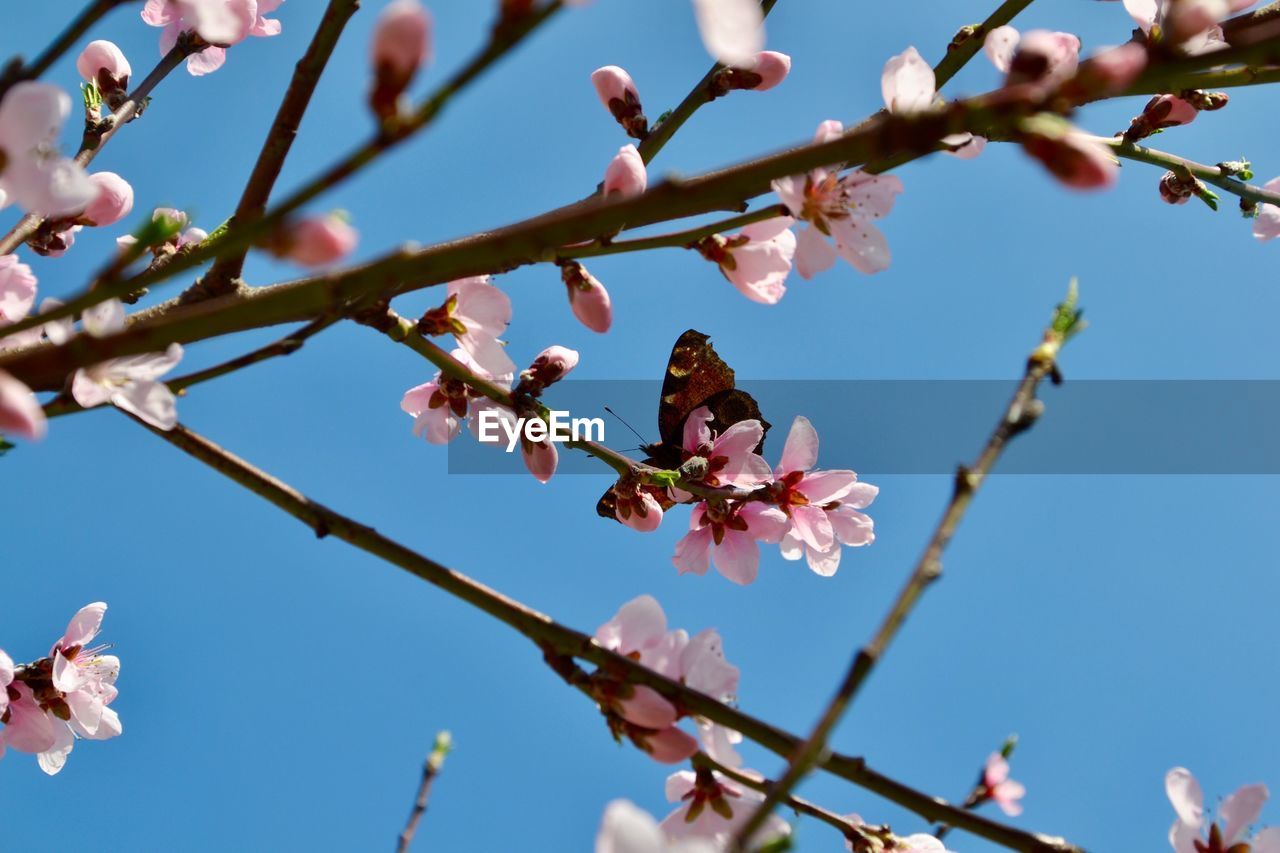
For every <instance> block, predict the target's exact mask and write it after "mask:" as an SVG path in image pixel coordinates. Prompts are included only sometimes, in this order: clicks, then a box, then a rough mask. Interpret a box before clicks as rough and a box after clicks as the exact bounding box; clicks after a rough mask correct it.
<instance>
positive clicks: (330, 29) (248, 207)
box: [201, 0, 360, 295]
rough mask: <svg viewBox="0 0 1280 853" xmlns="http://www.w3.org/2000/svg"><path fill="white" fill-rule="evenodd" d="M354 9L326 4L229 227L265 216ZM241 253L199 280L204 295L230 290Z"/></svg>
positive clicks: (337, 2) (354, 0)
mask: <svg viewBox="0 0 1280 853" xmlns="http://www.w3.org/2000/svg"><path fill="white" fill-rule="evenodd" d="M359 8H360V0H329V5H328V6H327V7H326V8H325V11H324V15H323V16H322V17H321V18H320V23H319V25H318V26H317V27H316V32H315V35H314V36H312V37H311V43H310V44H308V45H307V50H306V52H305V53H304V54H303V55H302V58H301V59H300V60H298V64H297V66H295V68H294V71H293V78H292V79H291V80H290V81H289V88H288V89H287V90H286V91H285V93H284V100H282V101H281V102H280V108H279V109H278V110H277V111H276V117H275V121H273V122H272V123H271V129H270V130H269V131H267V138H266V140H265V141H264V142H263V143H262V150H261V151H260V152H258V161H257V163H255V164H254V167H253V172H252V174H250V175H249V180H248V182H247V183H246V184H245V187H244V192H243V193H241V195H240V203H239V204H237V205H236V212H235V215H233V216H232V217H231V219H230V220H229V221H228V223H227V224H228V226H234V225H235V223H236V222H244V221H246V220H252V219H255V218H257V217H259V216H262V214H263V213H265V212H266V209H267V200H268V199H269V198H270V197H271V189H272V188H273V187H274V186H275V184H276V180H277V179H278V178H279V177H280V170H281V169H282V168H284V161H285V158H287V157H288V156H289V150H290V148H292V147H293V141H294V139H296V138H297V136H298V126H299V125H300V124H301V123H302V117H303V115H304V114H305V113H306V111H307V107H308V106H309V105H310V104H311V97H312V95H313V94H315V90H316V86H317V84H319V82H320V75H321V74H323V73H324V69H325V66H326V65H328V64H329V58H330V57H331V56H332V55H333V50H334V48H335V47H336V46H337V44H338V39H339V37H341V35H342V31H343V29H344V28H345V27H346V25H347V22H348V21H350V20H351V17H352V16H353V15H354V14H355V13H356V10H357V9H359ZM246 254H247V249H242V250H238V251H236V252H233V253H231V254H229V255H224V256H222V257H220V258H218V260H217V261H216V262H215V263H214V265H213V267H212V268H211V269H210V270H209V272H208V273H206V274H205V275H204V277H203V279H202V282H201V284H202V287H203V290H204V292H205V293H207V294H208V295H216V294H219V293H226V292H227V291H228V290H230V289H234V285H235V281H236V280H237V279H239V278H240V273H241V272H242V270H243V269H244V259H245V255H246Z"/></svg>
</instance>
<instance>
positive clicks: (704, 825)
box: [661, 770, 791, 850]
mask: <svg viewBox="0 0 1280 853" xmlns="http://www.w3.org/2000/svg"><path fill="white" fill-rule="evenodd" d="M739 772H741V773H745V774H748V775H750V776H754V777H756V778H761V777H760V775H759V774H758V773H756V772H755V771H752V770H740V771H739ZM666 794H667V800H668V801H669V802H672V803H679V804H680V805H679V806H677V807H676V809H675V810H674V811H673V812H671V813H670V814H668V815H667V816H666V817H665V818H663V820H662V823H661V827H662V830H663V832H665V833H666V835H667V837H668V838H672V839H684V840H693V839H703V840H708V841H711V842H712V843H714V844H715V849H717V850H724V849H728V844H729V842H730V841H731V840H732V839H733V836H734V833H736V832H737V830H738V828H739V827H740V826H742V824H744V823H745V822H746V821H747V819H748V818H749V817H750V816H751V814H752V812H753V811H755V808H756V806H758V805H759V803H760V802H761V801H762V800H763V799H764V794H761V793H760V792H759V791H756V790H755V789H754V788H748V787H746V786H745V785H742V784H740V783H738V782H735V781H733V780H732V779H730V778H729V777H727V776H724V775H722V774H720V773H716V772H713V771H709V770H699V771H697V772H695V771H692V770H681V771H678V772H676V773H673V774H671V775H670V776H668V777H667V784H666ZM790 834H791V826H790V825H789V824H788V823H787V822H786V821H785V820H783V819H782V818H781V817H779V816H778V815H776V814H775V815H770V816H769V818H768V819H767V820H766V821H765V824H764V826H762V827H761V828H760V829H759V830H758V831H757V832H756V834H755V835H753V836H752V837H751V838H750V839H748V842H747V845H746V848H747V849H748V850H758V849H759V848H760V847H761V846H763V845H765V844H768V843H770V842H773V841H775V840H777V839H780V838H784V837H786V836H788V835H790Z"/></svg>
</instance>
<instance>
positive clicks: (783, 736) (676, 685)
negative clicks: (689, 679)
mask: <svg viewBox="0 0 1280 853" xmlns="http://www.w3.org/2000/svg"><path fill="white" fill-rule="evenodd" d="M135 420H136V419H135ZM138 423H139V424H140V425H142V426H143V427H145V428H146V429H148V430H150V431H151V432H152V433H153V434H155V435H156V436H157V437H159V438H161V439H163V440H164V441H166V442H168V443H169V444H171V445H173V446H174V447H176V448H178V449H179V450H181V451H183V452H184V453H186V454H187V455H189V456H191V457H193V458H194V459H196V460H198V461H200V462H202V463H204V464H205V465H207V466H209V467H210V468H212V469H213V470H215V471H217V472H218V473H220V474H222V475H223V476H225V477H227V478H228V479H230V480H232V481H233V482H235V483H237V484H239V485H241V486H243V487H244V488H246V489H248V490H249V491H251V492H253V493H254V494H256V495H258V496H259V497H261V498H263V499H265V500H266V501H267V502H269V503H271V504H273V505H274V506H276V507H278V508H279V509H281V510H283V511H284V512H286V513H288V514H289V515H291V516H293V517H294V518H296V519H298V520H299V521H301V522H302V523H303V524H305V525H307V527H309V528H311V529H312V530H313V531H315V533H316V535H317V536H320V537H324V536H333V537H335V538H337V539H341V540H343V541H344V542H347V543H348V544H350V545H353V546H355V547H356V548H359V549H360V550H362V551H365V552H366V553H368V554H371V555H373V556H375V557H378V558H380V559H382V560H384V561H386V562H388V563H390V564H392V565H394V566H398V567H399V568H401V569H404V570H405V571H407V572H409V573H410V574H412V575H414V576H415V577H417V578H420V579H421V580H424V581H426V582H427V583H430V584H432V585H433V586H436V587H439V588H440V589H442V590H444V591H445V592H447V593H449V594H450V595H452V596H454V597H455V598H458V599H461V600H462V601H464V602H466V603H468V604H470V605H472V606H473V607H476V608H477V609H479V610H481V611H483V612H484V613H487V614H489V615H490V616H492V617H494V618H495V619H497V620H499V621H500V622H503V623H504V624H506V625H508V626H510V627H511V628H514V629H515V630H516V631H518V632H520V633H521V634H522V635H524V636H525V637H528V638H529V639H530V640H532V641H533V642H534V643H536V644H537V645H538V646H539V648H541V649H543V650H544V652H546V651H550V652H553V653H555V654H559V655H564V656H566V657H571V658H579V659H581V660H585V661H589V662H590V663H593V664H595V665H596V666H600V667H605V668H607V669H608V671H609V672H610V673H615V674H617V675H618V676H619V677H621V678H624V679H626V680H627V681H630V682H631V683H634V684H643V685H646V686H648V687H652V688H653V689H654V690H656V691H657V692H658V693H660V694H661V695H663V696H665V697H667V698H669V699H672V700H673V701H676V702H678V703H679V705H680V707H682V708H684V709H686V710H687V711H688V712H689V713H690V714H696V715H698V716H701V717H705V718H707V719H709V720H712V721H713V722H716V723H719V724H721V725H723V726H727V727H729V728H731V729H733V730H734V731H737V732H740V733H741V734H742V735H744V736H745V737H748V738H750V739H751V740H753V741H755V742H756V743H758V744H760V745H761V746H763V747H764V748H765V749H768V750H770V751H771V752H773V753H775V754H777V755H788V754H790V753H792V752H793V751H794V750H795V749H797V748H798V747H799V746H800V744H801V741H800V739H799V738H798V737H796V736H795V735H793V734H789V733H787V732H785V731H783V730H781V729H778V728H775V727H774V726H772V725H770V724H768V723H766V722H764V721H762V720H759V719H757V718H755V717H752V716H750V715H748V714H745V713H743V712H742V711H740V710H738V709H737V708H733V707H730V706H728V705H725V704H724V703H722V702H719V701H717V700H716V699H713V698H711V697H710V696H707V695H706V694H705V693H699V692H698V691H696V690H692V689H690V688H688V687H686V686H684V685H683V684H681V683H680V682H677V681H673V680H672V679H670V678H667V677H666V676H663V675H660V674H658V673H657V672H654V671H653V670H651V669H648V668H647V667H645V666H643V665H641V664H640V663H638V662H637V661H634V660H632V659H631V658H628V657H624V656H622V655H618V654H615V653H614V652H611V651H609V650H607V649H605V648H604V647H603V646H601V645H599V644H598V643H596V641H595V640H594V639H593V638H591V637H589V636H587V635H586V634H583V633H582V632H580V631H575V630H574V629H572V628H568V627H566V626H564V625H561V624H559V623H558V622H555V621H554V620H552V619H551V617H549V616H546V615H544V614H542V613H539V612H538V611H536V610H533V609H532V608H530V607H527V606H526V605H524V604H522V603H520V602H518V601H516V600H515V599H512V598H509V597H507V596H505V595H503V594H502V593H500V592H498V591H496V590H494V589H491V588H489V587H487V586H485V585H484V584H481V583H479V582H478V581H475V580H472V579H471V578H469V577H467V576H466V575H464V574H461V573H460V572H456V571H453V570H452V569H449V568H447V567H445V566H443V565H441V564H440V563H437V562H436V561H434V560H432V559H430V558H428V557H424V556H422V555H420V554H417V553H415V552H414V551H412V550H410V549H409V548H406V547H405V546H403V545H401V544H399V543H398V542H395V541H393V540H391V539H389V538H387V537H386V536H383V535H382V534H380V533H378V532H377V531H376V530H374V529H373V528H371V527H367V526H365V525H363V524H360V523H359V522H357V521H355V520H353V519H351V518H348V517H347V516H344V515H342V514H340V513H337V512H335V511H333V510H331V509H329V508H328V507H326V506H323V505H321V504H319V503H317V502H315V501H313V500H311V499H310V498H308V497H307V496H306V495H303V494H302V493H301V492H299V491H297V490H296V489H294V488H293V487H292V486H289V485H288V484H286V483H284V482H282V481H280V480H278V479H276V478H275V477H273V476H271V475H270V474H267V473H266V472H264V471H261V470H259V469H258V468H255V467H254V466H253V465H251V464H249V463H248V462H246V461H244V460H243V459H240V458H239V457H237V456H235V455H234V454H232V453H230V452H229V451H227V450H224V449H223V448H221V447H219V446H218V445H216V444H214V443H213V442H211V441H209V440H208V439H206V438H204V437H203V436H201V435H198V434H197V433H194V432H191V431H190V430H188V429H187V428H186V427H184V426H181V425H179V426H177V427H175V428H174V429H172V430H170V431H168V432H164V431H161V430H157V429H154V428H152V427H150V426H147V425H146V424H142V422H141V421H138ZM821 766H822V767H823V768H824V769H825V770H827V771H828V772H830V773H832V774H833V775H835V776H838V777H840V778H842V779H845V780H847V781H849V782H852V783H853V784H855V785H858V786H860V787H863V788H866V789H867V790H869V791H873V792H875V793H877V794H879V795H881V796H883V797H885V798H886V799H889V800H891V801H892V802H895V803H897V804H898V805H900V806H902V807H903V808H906V809H909V810H911V811H913V812H915V813H916V814H918V815H920V816H921V817H923V818H925V819H926V820H929V821H932V822H946V823H950V824H952V825H953V826H955V827H956V828H957V829H963V830H965V831H966V832H971V833H973V834H975V835H979V836H981V837H983V838H986V839H988V840H990V841H993V842H995V843H997V844H1000V845H1003V846H1004V847H1007V848H1009V849H1011V850H1019V851H1024V853H1079V848H1076V847H1074V846H1072V845H1070V844H1068V843H1067V842H1066V841H1064V840H1063V839H1061V838H1054V837H1050V836H1045V835H1038V834H1035V833H1031V832H1025V831H1023V830H1020V829H1016V828H1014V827H1011V826H1006V825H1004V824H1001V823H999V822H997V821H993V820H990V819H988V818H985V817H982V816H981V815H976V814H972V813H969V812H965V811H964V810H963V809H958V808H956V807H955V806H952V805H951V804H949V803H947V802H946V801H945V800H941V799H938V798H936V797H932V796H929V795H928V794H924V793H921V792H920V791H917V790H915V789H914V788H911V787H909V786H907V785H904V784H903V783H901V782H898V781H896V780H894V779H890V778H889V777H887V776H884V775H883V774H881V773H879V772H877V771H875V770H872V769H871V768H870V767H868V766H867V764H866V761H865V760H864V759H862V758H855V757H851V756H845V755H840V754H835V753H833V754H831V755H829V756H827V757H826V759H825V760H824V761H823V762H822V764H821Z"/></svg>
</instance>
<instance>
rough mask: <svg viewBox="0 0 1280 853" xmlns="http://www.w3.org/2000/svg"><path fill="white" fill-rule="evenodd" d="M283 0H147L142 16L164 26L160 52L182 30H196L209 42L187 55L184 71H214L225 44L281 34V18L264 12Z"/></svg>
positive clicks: (174, 41)
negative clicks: (274, 18)
mask: <svg viewBox="0 0 1280 853" xmlns="http://www.w3.org/2000/svg"><path fill="white" fill-rule="evenodd" d="M283 2H284V0H147V4H146V6H144V7H143V10H142V20H143V21H144V22H146V23H148V24H150V25H151V26H153V27H163V28H164V30H163V32H161V34H160V53H161V54H162V55H163V54H166V53H168V52H169V51H170V50H172V49H173V47H174V45H176V44H177V43H178V37H179V36H180V35H182V34H183V33H195V34H196V35H197V36H199V37H200V38H201V39H202V40H204V41H205V42H206V43H208V44H209V45H210V46H209V47H205V48H204V49H203V50H201V51H199V52H198V53H194V54H192V55H191V56H189V57H187V71H188V72H189V73H191V74H192V75H193V76H197V77H198V76H201V75H204V74H209V73H211V72H213V71H217V70H218V69H219V68H221V67H222V66H223V64H224V63H225V62H226V60H227V48H229V47H231V46H232V45H235V44H238V43H240V42H242V41H244V40H245V39H246V38H248V37H249V36H259V37H266V36H275V35H279V34H280V29H281V28H280V22H279V21H277V20H273V19H269V18H266V17H265V16H266V15H268V14H270V13H271V12H274V11H275V10H276V9H277V8H279V6H280V4H281V3H283Z"/></svg>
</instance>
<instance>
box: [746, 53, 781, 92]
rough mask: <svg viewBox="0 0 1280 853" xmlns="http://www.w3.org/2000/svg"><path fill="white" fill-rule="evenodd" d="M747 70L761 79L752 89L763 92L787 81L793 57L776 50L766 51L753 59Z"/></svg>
mask: <svg viewBox="0 0 1280 853" xmlns="http://www.w3.org/2000/svg"><path fill="white" fill-rule="evenodd" d="M746 70H747V71H749V72H751V73H753V74H755V75H756V76H757V77H759V78H760V82H758V83H756V84H755V85H754V86H751V87H750V88H751V89H753V90H754V91H757V92H763V91H765V90H766V89H772V88H773V87H774V86H776V85H778V84H779V83H781V82H782V81H783V80H785V79H787V75H788V74H790V73H791V57H790V56H787V55H786V54H785V53H778V52H777V51H776V50H764V51H761V52H760V53H757V54H756V55H755V56H754V57H752V60H751V63H750V64H749V65H748V66H747V68H746Z"/></svg>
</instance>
